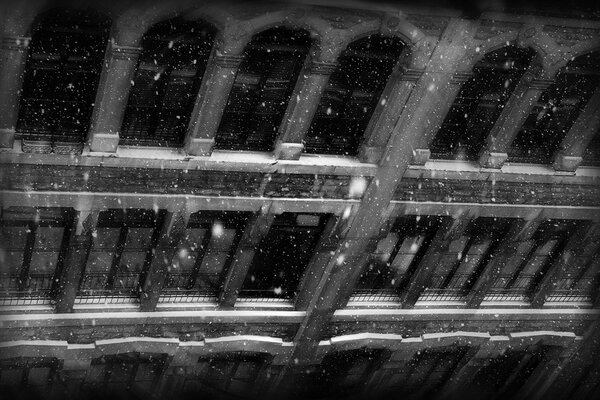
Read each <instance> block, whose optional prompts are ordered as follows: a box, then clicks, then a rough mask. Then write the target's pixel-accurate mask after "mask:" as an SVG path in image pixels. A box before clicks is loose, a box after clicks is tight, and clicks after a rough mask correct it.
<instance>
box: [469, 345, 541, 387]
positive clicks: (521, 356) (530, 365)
mask: <svg viewBox="0 0 600 400" xmlns="http://www.w3.org/2000/svg"><path fill="white" fill-rule="evenodd" d="M551 348H552V347H551V346H541V347H538V348H534V349H530V350H512V349H508V350H506V352H504V353H503V354H501V355H499V356H498V357H496V358H494V359H492V360H490V362H489V363H488V364H487V365H485V366H484V367H482V368H481V369H479V371H477V373H476V374H475V375H474V377H473V380H472V381H471V384H470V389H471V390H472V391H475V392H477V393H479V394H482V395H483V394H493V393H498V392H501V393H502V394H503V395H504V396H503V397H511V395H512V394H514V393H515V392H516V391H517V390H518V389H519V388H520V387H521V386H523V384H524V383H525V382H526V381H527V379H529V377H530V376H531V374H532V373H533V371H534V370H535V369H536V368H537V366H538V365H539V364H540V362H542V359H543V357H544V355H545V354H546V353H547V352H548V351H549V350H550V349H551Z"/></svg>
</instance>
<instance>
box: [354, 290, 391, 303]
mask: <svg viewBox="0 0 600 400" xmlns="http://www.w3.org/2000/svg"><path fill="white" fill-rule="evenodd" d="M349 302H360V303H368V302H380V303H399V302H400V296H398V292H397V291H396V290H395V289H358V290H355V291H354V293H352V296H350V300H349Z"/></svg>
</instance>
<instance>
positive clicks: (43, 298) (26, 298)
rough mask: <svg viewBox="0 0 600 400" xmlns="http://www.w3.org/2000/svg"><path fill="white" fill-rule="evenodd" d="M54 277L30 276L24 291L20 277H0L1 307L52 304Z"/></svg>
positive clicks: (47, 275) (45, 275) (43, 275)
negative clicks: (51, 294) (51, 293)
mask: <svg viewBox="0 0 600 400" xmlns="http://www.w3.org/2000/svg"><path fill="white" fill-rule="evenodd" d="M52 281H53V279H52V275H49V274H30V275H29V278H28V279H27V282H25V286H24V287H23V290H19V287H20V286H21V280H20V277H19V276H18V275H0V305H2V306H20V305H45V304H50V302H51V298H50V289H51V288H52Z"/></svg>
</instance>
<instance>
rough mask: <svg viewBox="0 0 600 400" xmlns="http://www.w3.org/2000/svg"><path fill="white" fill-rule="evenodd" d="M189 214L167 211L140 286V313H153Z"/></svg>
mask: <svg viewBox="0 0 600 400" xmlns="http://www.w3.org/2000/svg"><path fill="white" fill-rule="evenodd" d="M188 220H189V214H188V213H187V212H185V211H177V212H172V211H168V212H167V215H166V217H165V218H164V222H163V224H162V227H160V235H159V238H158V242H157V244H156V247H155V248H154V250H153V253H154V255H153V257H152V261H151V262H150V267H149V268H148V271H147V272H146V274H145V277H144V279H143V283H142V284H141V293H140V311H154V310H155V309H156V305H157V304H158V299H159V297H160V292H161V291H162V288H163V286H164V284H165V278H166V276H167V268H168V267H169V265H171V263H172V261H173V256H174V255H175V252H176V251H177V248H178V246H179V242H180V240H181V238H182V237H183V235H184V234H185V228H186V226H187V223H188Z"/></svg>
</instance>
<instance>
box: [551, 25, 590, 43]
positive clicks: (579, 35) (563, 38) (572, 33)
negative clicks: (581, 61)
mask: <svg viewBox="0 0 600 400" xmlns="http://www.w3.org/2000/svg"><path fill="white" fill-rule="evenodd" d="M543 31H544V32H545V33H547V34H548V36H550V37H551V38H552V39H554V41H555V42H556V44H558V45H559V46H564V47H572V46H574V45H576V44H577V43H579V42H585V41H588V40H593V39H597V38H598V37H599V36H600V29H590V28H573V27H565V26H557V25H546V26H544V29H543Z"/></svg>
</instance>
